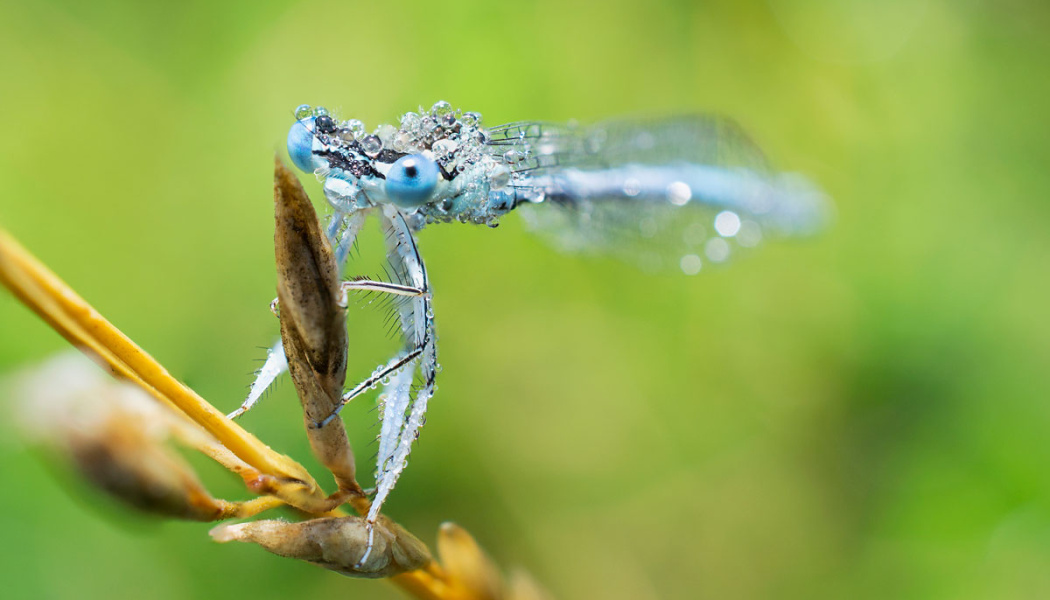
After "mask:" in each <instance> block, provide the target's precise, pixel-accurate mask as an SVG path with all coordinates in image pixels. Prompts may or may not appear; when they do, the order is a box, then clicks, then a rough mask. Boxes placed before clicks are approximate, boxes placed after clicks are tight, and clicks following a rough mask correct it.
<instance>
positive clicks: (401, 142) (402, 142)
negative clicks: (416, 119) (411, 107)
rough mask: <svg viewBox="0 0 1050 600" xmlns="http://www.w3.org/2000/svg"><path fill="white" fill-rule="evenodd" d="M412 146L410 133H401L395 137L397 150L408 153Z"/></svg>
mask: <svg viewBox="0 0 1050 600" xmlns="http://www.w3.org/2000/svg"><path fill="white" fill-rule="evenodd" d="M411 145H412V134H410V133H408V132H407V131H399V132H398V133H397V135H395V136H394V149H395V150H401V151H407V150H408V148H409V146H411Z"/></svg>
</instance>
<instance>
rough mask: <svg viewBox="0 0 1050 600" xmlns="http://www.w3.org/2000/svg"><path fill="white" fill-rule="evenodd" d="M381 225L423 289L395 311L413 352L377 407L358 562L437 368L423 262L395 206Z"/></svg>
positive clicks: (392, 256) (403, 269) (397, 264)
mask: <svg viewBox="0 0 1050 600" xmlns="http://www.w3.org/2000/svg"><path fill="white" fill-rule="evenodd" d="M383 228H384V230H385V231H386V234H387V257H388V259H389V260H390V264H391V265H392V266H393V267H394V269H395V270H397V271H398V272H399V273H400V274H401V275H402V276H403V278H404V279H405V283H406V284H407V285H409V286H410V287H414V288H417V289H419V290H422V291H423V292H424V293H423V294H421V295H418V296H413V297H412V298H411V300H410V301H409V302H405V303H403V304H402V305H400V306H399V307H398V310H399V311H400V313H401V329H402V332H403V333H404V335H405V339H406V342H407V343H406V350H408V352H407V353H406V354H405V356H406V357H407V356H410V355H412V354H415V355H416V356H415V357H414V358H413V359H411V360H412V361H413V363H414V364H412V365H410V366H409V365H407V364H406V367H405V368H404V369H403V370H402V371H400V372H399V373H397V374H396V375H395V376H394V378H393V380H392V381H391V382H390V385H388V386H386V388H387V396H388V397H387V400H386V404H385V406H384V407H383V425H382V429H381V432H380V438H379V454H378V455H377V457H376V495H375V497H374V498H373V499H372V506H371V508H370V509H369V511H368V516H367V522H368V545H367V547H366V549H365V553H364V555H363V556H362V557H361V561H360V564H363V563H364V561H365V560H367V559H368V556H369V554H371V552H372V543H373V538H374V526H375V523H376V520H377V519H378V518H379V511H380V509H381V508H382V506H383V503H384V502H385V501H386V498H387V496H389V495H390V492H391V490H393V489H394V486H395V485H396V484H397V480H398V478H399V477H400V476H401V472H402V471H404V469H405V467H406V466H407V464H408V455H409V453H410V452H411V451H412V443H413V442H415V440H416V438H417V437H418V436H419V429H420V428H421V427H422V426H423V422H424V421H425V419H426V411H427V402H428V401H429V400H430V398H431V396H433V395H434V378H435V375H436V372H437V343H436V338H435V336H434V319H433V308H432V306H431V297H430V282H429V280H428V278H427V271H426V267H425V266H424V264H423V260H422V258H421V257H420V255H419V249H418V247H417V246H416V241H415V238H414V237H413V236H412V230H411V229H410V228H409V226H408V224H407V223H406V222H405V218H404V217H403V216H402V215H401V213H399V212H398V211H397V210H396V209H395V208H393V207H390V206H387V207H384V210H383ZM417 366H418V368H419V371H420V376H421V379H422V383H421V385H420V386H419V387H418V388H417V389H416V390H415V391H416V394H415V398H412V391H413V390H412V385H411V383H412V380H413V379H414V377H415V371H416V367H417Z"/></svg>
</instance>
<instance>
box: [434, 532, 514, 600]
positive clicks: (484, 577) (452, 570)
mask: <svg viewBox="0 0 1050 600" xmlns="http://www.w3.org/2000/svg"><path fill="white" fill-rule="evenodd" d="M437 547H438V555H439V556H440V557H441V565H442V566H443V567H444V568H445V570H446V571H447V572H448V574H449V576H450V577H452V578H453V579H455V580H457V581H458V582H459V583H460V584H461V585H463V587H465V588H467V589H468V590H470V591H471V592H472V593H473V594H474V597H476V598H479V599H484V600H498V599H499V598H502V597H503V594H502V590H503V578H502V577H501V576H500V572H499V569H498V568H496V565H495V564H494V563H493V562H492V559H491V558H489V556H488V555H487V554H485V551H484V550H482V549H481V546H479V545H478V542H477V541H476V540H475V539H474V537H473V536H471V535H470V533H468V532H467V530H466V529H463V528H462V527H460V526H459V525H456V524H455V523H442V524H441V529H439V530H438V540H437Z"/></svg>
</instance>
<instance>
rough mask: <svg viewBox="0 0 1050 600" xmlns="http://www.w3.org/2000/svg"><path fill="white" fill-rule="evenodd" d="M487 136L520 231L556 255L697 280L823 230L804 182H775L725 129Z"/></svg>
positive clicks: (539, 129)
mask: <svg viewBox="0 0 1050 600" xmlns="http://www.w3.org/2000/svg"><path fill="white" fill-rule="evenodd" d="M489 131H490V135H491V139H490V140H489V141H488V147H489V148H491V153H492V155H493V156H497V157H500V159H501V160H503V161H504V162H505V163H506V164H507V165H508V166H510V167H511V169H512V172H513V175H512V179H511V183H510V185H511V186H512V188H513V189H514V191H515V196H516V197H517V198H518V199H519V200H518V204H519V205H520V206H521V208H519V210H520V211H521V212H522V213H523V217H524V218H525V219H526V222H527V223H528V224H529V226H530V228H532V229H533V230H535V231H536V232H537V233H538V234H539V235H541V236H542V237H544V238H546V239H547V240H548V241H550V242H551V243H553V244H554V245H555V246H556V247H558V248H559V249H562V250H566V251H578V252H591V253H604V254H611V255H614V256H617V257H619V258H621V259H624V260H627V261H628V262H632V263H635V264H638V265H639V266H642V267H643V268H645V269H647V270H667V269H671V268H675V269H677V268H680V269H682V270H684V271H685V272H687V273H694V272H697V271H698V270H699V269H700V268H701V266H702V265H703V264H704V263H707V262H721V261H724V260H726V259H727V258H728V257H729V255H730V254H732V253H734V252H735V249H736V248H738V247H750V246H754V245H756V244H758V243H759V242H760V240H761V239H762V238H763V237H764V236H767V235H769V234H775V235H785V234H787V235H797V234H805V233H810V232H812V231H814V230H816V229H819V227H820V225H821V223H822V222H823V220H824V210H825V202H824V199H823V196H822V195H821V193H820V192H819V191H818V190H817V189H816V188H814V187H813V186H812V185H810V184H809V183H808V182H807V181H806V180H805V179H804V178H802V177H800V176H797V175H790V174H777V173H775V172H774V171H773V170H772V169H771V168H770V166H769V164H768V161H767V160H766V158H765V156H764V154H763V153H762V152H761V150H759V149H758V148H757V146H755V144H754V143H753V142H751V140H750V139H749V138H748V137H747V136H746V135H745V134H744V133H743V132H742V130H741V129H740V128H739V127H737V126H736V124H735V123H733V122H732V121H729V120H726V119H721V118H718V117H709V116H694V117H683V118H674V119H637V120H618V121H608V122H605V123H599V124H597V125H593V126H589V127H573V126H571V125H556V124H549V123H541V122H527V123H512V124H508V125H503V126H500V127H496V128H493V129H491V130H489Z"/></svg>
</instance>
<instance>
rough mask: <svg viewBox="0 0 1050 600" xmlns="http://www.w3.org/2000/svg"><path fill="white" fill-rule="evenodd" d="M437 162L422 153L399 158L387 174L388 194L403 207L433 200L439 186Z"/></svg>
mask: <svg viewBox="0 0 1050 600" xmlns="http://www.w3.org/2000/svg"><path fill="white" fill-rule="evenodd" d="M439 175H440V173H439V172H438V166H437V163H436V162H434V161H433V160H432V159H430V158H427V157H426V156H424V155H422V154H409V155H408V156H402V157H401V158H399V159H397V162H395V163H394V164H393V165H391V166H390V170H389V171H387V174H386V195H387V198H389V199H390V201H391V202H393V203H394V204H396V205H398V206H400V207H401V208H415V207H417V206H419V205H421V204H425V203H427V202H428V201H430V200H431V197H432V196H433V195H434V188H436V187H437V183H438V176H439Z"/></svg>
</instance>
